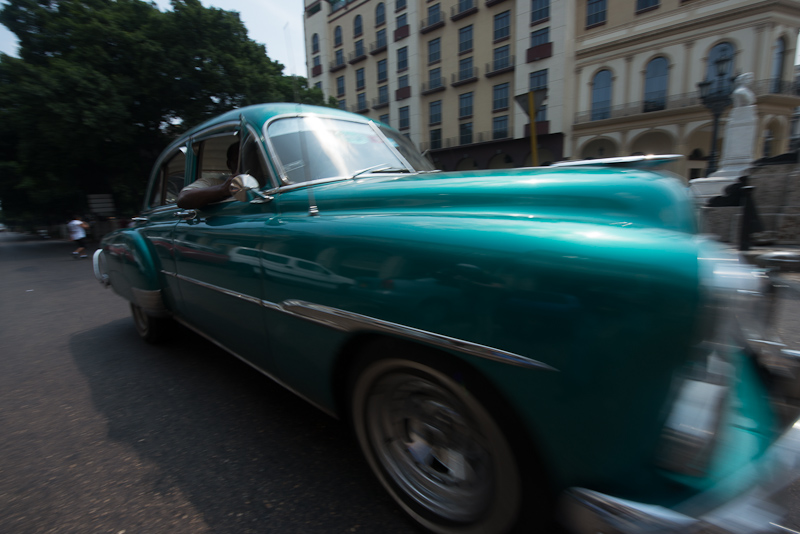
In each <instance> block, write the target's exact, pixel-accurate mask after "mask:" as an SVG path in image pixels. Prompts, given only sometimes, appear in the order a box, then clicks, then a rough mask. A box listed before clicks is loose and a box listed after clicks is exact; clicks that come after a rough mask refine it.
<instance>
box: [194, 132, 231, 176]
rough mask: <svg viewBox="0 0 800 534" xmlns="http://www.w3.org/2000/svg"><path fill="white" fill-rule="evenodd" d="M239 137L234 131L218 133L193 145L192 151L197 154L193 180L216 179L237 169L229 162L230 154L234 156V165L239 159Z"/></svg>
mask: <svg viewBox="0 0 800 534" xmlns="http://www.w3.org/2000/svg"><path fill="white" fill-rule="evenodd" d="M238 143H239V138H238V137H237V136H235V135H233V134H232V133H227V134H225V135H217V136H215V137H209V138H207V139H203V140H201V141H198V142H196V143H194V144H193V145H192V151H193V152H194V153H195V154H196V155H197V171H196V175H195V176H193V177H192V180H191V181H194V180H198V179H200V178H204V179H206V180H215V179H220V178H227V177H228V176H230V175H231V173H233V172H236V169H231V168H230V166H229V164H228V155H229V151H230V155H231V156H232V162H233V165H234V166H235V165H236V162H237V161H238V160H239V146H238Z"/></svg>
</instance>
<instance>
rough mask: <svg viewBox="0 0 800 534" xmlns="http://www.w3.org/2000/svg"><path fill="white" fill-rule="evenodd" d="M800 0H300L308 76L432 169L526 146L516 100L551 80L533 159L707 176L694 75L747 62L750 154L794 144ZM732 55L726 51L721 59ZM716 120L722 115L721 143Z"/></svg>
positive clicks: (709, 124)
mask: <svg viewBox="0 0 800 534" xmlns="http://www.w3.org/2000/svg"><path fill="white" fill-rule="evenodd" d="M798 30H800V0H660V1H659V0H428V1H425V0H360V1H359V0H355V1H350V2H347V1H340V2H337V3H333V4H330V3H328V2H326V1H322V0H306V4H305V33H306V36H305V37H306V54H307V62H308V78H309V82H310V84H311V85H316V86H318V87H320V88H322V90H323V91H324V93H325V94H326V96H333V97H335V98H336V99H338V101H339V102H340V105H341V107H343V108H345V109H348V110H350V111H354V112H357V113H363V114H366V115H368V116H370V117H373V118H375V119H377V120H382V121H384V122H387V123H388V124H390V125H391V126H393V127H395V128H398V129H399V130H401V131H402V132H404V133H406V134H407V135H408V136H409V137H410V138H411V139H412V141H414V142H415V143H416V144H417V145H418V146H419V147H420V148H421V149H422V150H430V151H431V156H432V157H433V159H434V161H435V162H436V164H437V166H438V167H439V168H442V169H445V170H452V169H470V168H498V167H519V166H526V165H531V164H532V161H533V155H532V149H531V142H530V138H529V137H528V135H529V133H528V132H529V131H530V126H529V118H528V116H527V114H526V112H525V110H524V109H523V108H522V106H521V105H519V104H518V103H517V102H516V101H515V97H521V98H522V99H523V100H524V101H525V102H527V98H526V97H525V95H526V94H527V93H528V91H530V90H536V89H546V90H547V99H546V100H545V101H544V105H543V106H541V107H540V109H539V110H538V114H537V117H536V131H537V134H538V135H537V155H538V162H539V163H540V164H541V163H547V162H551V161H557V160H560V159H580V158H586V157H610V156H621V155H630V154H635V153H679V154H683V155H685V156H686V158H685V159H684V160H683V161H682V162H681V163H679V164H677V166H676V169H675V170H676V171H677V172H679V173H680V174H681V175H683V176H684V177H686V178H687V179H688V178H693V177H697V176H700V175H702V173H703V172H704V169H705V167H706V165H707V164H708V162H707V159H708V156H709V153H710V147H711V142H712V141H711V139H712V129H713V125H714V120H713V118H712V114H711V112H710V111H709V109H707V108H706V106H704V105H703V103H702V102H701V100H700V94H699V91H698V84H699V83H700V82H703V81H706V80H709V81H711V82H712V84H711V87H712V88H717V87H724V86H726V85H727V84H730V77H731V76H733V75H734V74H736V73H743V72H752V73H753V74H754V77H755V84H754V87H753V89H754V92H755V93H756V96H757V105H758V114H759V128H760V134H759V136H758V139H757V145H758V146H756V147H754V148H755V153H756V154H757V156H758V157H760V156H764V155H774V154H778V153H781V152H783V151H785V150H786V149H788V143H789V136H790V128H791V125H790V121H791V118H792V114H793V112H794V108H795V107H797V106H798V105H800V97H798V96H797V95H798V91H797V87H796V84H795V83H794V59H795V54H796V46H797V34H798ZM726 59H727V60H728V61H727V62H726V61H720V60H726ZM724 119H725V115H724V114H723V115H722V120H721V121H720V122H719V124H720V128H719V135H718V146H719V147H721V146H722V140H721V138H722V135H723V134H724Z"/></svg>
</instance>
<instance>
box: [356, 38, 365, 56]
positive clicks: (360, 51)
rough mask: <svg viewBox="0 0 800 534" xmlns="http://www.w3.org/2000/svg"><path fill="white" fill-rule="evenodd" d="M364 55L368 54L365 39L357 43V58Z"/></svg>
mask: <svg viewBox="0 0 800 534" xmlns="http://www.w3.org/2000/svg"><path fill="white" fill-rule="evenodd" d="M364 54H366V52H365V51H364V39H359V40H358V41H356V56H355V57H361V56H363V55H364Z"/></svg>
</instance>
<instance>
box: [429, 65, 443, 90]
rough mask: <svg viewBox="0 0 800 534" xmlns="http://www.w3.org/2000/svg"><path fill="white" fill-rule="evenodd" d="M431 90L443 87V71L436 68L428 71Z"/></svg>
mask: <svg viewBox="0 0 800 534" xmlns="http://www.w3.org/2000/svg"><path fill="white" fill-rule="evenodd" d="M428 85H429V89H436V88H437V87H441V86H442V69H440V68H439V67H436V68H435V69H431V70H429V71H428Z"/></svg>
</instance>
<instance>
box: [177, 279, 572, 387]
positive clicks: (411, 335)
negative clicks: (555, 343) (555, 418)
mask: <svg viewBox="0 0 800 534" xmlns="http://www.w3.org/2000/svg"><path fill="white" fill-rule="evenodd" d="M161 272H162V273H163V274H165V275H167V276H173V277H175V278H178V279H179V280H183V281H184V282H188V283H191V284H195V285H197V286H200V287H203V288H205V289H209V290H211V291H217V292H219V293H222V294H224V295H227V296H229V297H233V298H237V299H240V300H244V301H246V302H250V303H252V304H256V305H258V306H261V307H264V308H268V309H271V310H273V311H277V312H281V313H286V314H288V315H292V316H294V317H299V318H301V319H305V320H308V321H313V322H315V323H317V324H321V325H325V326H328V327H331V328H334V329H336V330H340V331H342V332H355V331H359V330H367V331H372V332H381V333H384V334H391V335H394V336H398V337H402V338H406V339H412V340H414V341H421V342H423V343H427V344H429V345H433V346H436V347H440V348H443V349H447V350H453V351H456V352H462V353H464V354H469V355H472V356H477V357H478V358H483V359H486V360H492V361H495V362H500V363H505V364H509V365H514V366H516V367H524V368H527V369H538V370H545V371H557V370H558V369H556V368H555V367H551V366H549V365H547V364H546V363H543V362H540V361H537V360H533V359H531V358H528V357H526V356H521V355H519V354H515V353H513V352H508V351H505V350H502V349H497V348H494V347H488V346H486V345H480V344H478V343H472V342H471V341H464V340H462V339H456V338H452V337H448V336H443V335H441V334H436V333H434V332H428V331H427V330H420V329H418V328H413V327H410V326H405V325H401V324H397V323H392V322H389V321H383V320H381V319H376V318H374V317H367V316H366V315H361V314H359V313H353V312H349V311H346V310H340V309H338V308H332V307H330V306H324V305H322V304H313V303H311V302H304V301H301V300H286V301H284V302H282V303H280V304H276V303H274V302H270V301H268V300H261V299H259V298H257V297H253V296H251V295H245V294H243V293H239V292H235V291H230V290H228V289H225V288H223V287H219V286H215V285H213V284H208V283H206V282H201V281H200V280H196V279H194V278H190V277H188V276H183V275H180V274H177V273H172V272H169V271H163V270H162V271H161Z"/></svg>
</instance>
